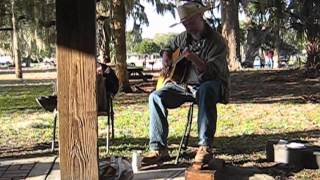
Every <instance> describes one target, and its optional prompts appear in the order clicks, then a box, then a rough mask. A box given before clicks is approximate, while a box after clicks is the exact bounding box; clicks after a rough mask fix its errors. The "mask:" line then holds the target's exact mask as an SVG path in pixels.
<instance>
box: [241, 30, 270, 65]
mask: <svg viewBox="0 0 320 180" xmlns="http://www.w3.org/2000/svg"><path fill="white" fill-rule="evenodd" d="M270 30H271V29H265V30H260V29H257V28H256V27H252V28H249V29H248V35H247V42H246V45H247V48H246V55H245V61H244V62H245V64H247V65H248V66H253V61H254V58H255V57H256V56H257V55H259V48H260V47H261V44H262V43H264V42H265V41H266V37H267V35H268V34H269V33H270Z"/></svg>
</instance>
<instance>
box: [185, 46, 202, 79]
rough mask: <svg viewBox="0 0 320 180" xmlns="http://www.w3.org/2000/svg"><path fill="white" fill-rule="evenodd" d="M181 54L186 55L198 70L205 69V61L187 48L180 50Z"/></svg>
mask: <svg viewBox="0 0 320 180" xmlns="http://www.w3.org/2000/svg"><path fill="white" fill-rule="evenodd" d="M182 55H183V56H184V57H186V58H187V59H188V60H190V61H191V62H192V63H193V64H195V65H196V67H197V68H198V70H199V72H201V73H202V72H204V71H205V70H206V69H207V67H206V63H205V62H204V61H203V60H202V59H201V58H200V57H199V56H198V55H196V54H195V53H193V52H191V51H190V50H189V48H185V49H184V50H183V51H182Z"/></svg>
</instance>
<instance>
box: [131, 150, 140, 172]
mask: <svg viewBox="0 0 320 180" xmlns="http://www.w3.org/2000/svg"><path fill="white" fill-rule="evenodd" d="M141 160H142V151H141V150H138V151H133V152H132V170H133V172H134V173H135V172H138V171H139V170H140V168H141Z"/></svg>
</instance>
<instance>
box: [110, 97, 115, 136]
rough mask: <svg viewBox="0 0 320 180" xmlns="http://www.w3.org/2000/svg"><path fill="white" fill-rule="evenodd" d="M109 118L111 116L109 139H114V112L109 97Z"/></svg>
mask: <svg viewBox="0 0 320 180" xmlns="http://www.w3.org/2000/svg"><path fill="white" fill-rule="evenodd" d="M110 116H111V139H114V112H113V103H112V97H110Z"/></svg>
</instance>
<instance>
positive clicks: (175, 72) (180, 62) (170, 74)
mask: <svg viewBox="0 0 320 180" xmlns="http://www.w3.org/2000/svg"><path fill="white" fill-rule="evenodd" d="M171 60H172V64H171V66H170V67H169V70H168V71H167V72H166V73H164V72H161V73H160V76H159V78H158V81H157V86H156V90H158V89H160V88H162V87H163V86H164V85H165V84H166V83H167V82H170V81H173V82H177V83H180V84H181V83H184V82H185V81H186V80H187V76H188V74H189V70H190V66H191V61H189V60H187V58H186V57H185V56H184V55H181V50H180V48H178V49H176V50H175V51H174V52H173V53H172V56H171Z"/></svg>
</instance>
